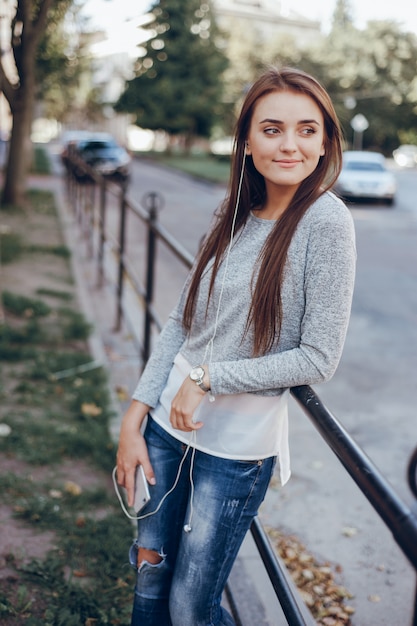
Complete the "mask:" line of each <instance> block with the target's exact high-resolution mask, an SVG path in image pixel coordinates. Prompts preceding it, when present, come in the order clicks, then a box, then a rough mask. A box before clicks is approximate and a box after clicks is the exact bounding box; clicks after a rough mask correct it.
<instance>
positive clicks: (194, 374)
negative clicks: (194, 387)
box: [190, 367, 205, 382]
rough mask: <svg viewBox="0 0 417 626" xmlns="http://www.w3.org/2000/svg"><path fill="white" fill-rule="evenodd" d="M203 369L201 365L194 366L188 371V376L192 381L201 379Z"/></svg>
mask: <svg viewBox="0 0 417 626" xmlns="http://www.w3.org/2000/svg"><path fill="white" fill-rule="evenodd" d="M204 373H205V372H204V370H203V368H202V367H194V368H193V369H192V370H191V372H190V378H191V380H193V381H194V382H197V381H201V380H203V378H204Z"/></svg>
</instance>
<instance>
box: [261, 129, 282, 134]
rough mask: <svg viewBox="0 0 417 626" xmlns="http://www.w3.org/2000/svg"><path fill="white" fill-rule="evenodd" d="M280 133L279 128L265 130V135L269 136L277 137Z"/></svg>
mask: <svg viewBox="0 0 417 626" xmlns="http://www.w3.org/2000/svg"><path fill="white" fill-rule="evenodd" d="M278 132H279V130H278V128H265V130H264V133H265V134H267V135H276V134H277V133H278Z"/></svg>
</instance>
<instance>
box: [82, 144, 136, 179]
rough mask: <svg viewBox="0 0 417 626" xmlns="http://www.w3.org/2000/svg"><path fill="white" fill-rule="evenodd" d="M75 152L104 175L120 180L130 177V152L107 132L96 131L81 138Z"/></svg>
mask: <svg viewBox="0 0 417 626" xmlns="http://www.w3.org/2000/svg"><path fill="white" fill-rule="evenodd" d="M75 152H76V154H77V155H78V156H79V157H80V158H81V159H82V160H83V161H85V162H86V163H87V164H88V165H90V166H91V167H92V168H93V169H94V170H96V172H98V173H99V174H102V175H103V176H106V177H111V178H115V179H119V180H120V179H121V180H127V179H128V178H129V175H130V166H131V157H130V154H129V153H128V151H127V150H125V148H123V147H122V146H121V145H119V144H118V143H117V141H116V140H115V139H114V138H113V137H112V136H111V135H109V134H107V133H94V134H91V135H90V136H89V137H87V138H84V139H81V140H80V141H78V142H77V143H76V145H75Z"/></svg>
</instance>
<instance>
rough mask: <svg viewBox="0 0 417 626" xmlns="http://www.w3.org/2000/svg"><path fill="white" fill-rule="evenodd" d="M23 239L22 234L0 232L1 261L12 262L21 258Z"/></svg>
mask: <svg viewBox="0 0 417 626" xmlns="http://www.w3.org/2000/svg"><path fill="white" fill-rule="evenodd" d="M22 249H23V246H22V239H21V237H20V235H18V234H17V233H13V232H5V233H1V232H0V262H1V263H4V264H6V263H12V261H15V260H16V259H18V258H19V256H20V255H21V253H22Z"/></svg>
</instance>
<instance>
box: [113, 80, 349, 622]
mask: <svg viewBox="0 0 417 626" xmlns="http://www.w3.org/2000/svg"><path fill="white" fill-rule="evenodd" d="M341 152H342V150H341V132H340V127H339V123H338V120H337V117H336V114H335V111H334V108H333V106H332V103H331V101H330V98H329V96H328V94H327V93H326V91H325V90H324V89H323V87H322V86H321V85H320V84H319V83H318V82H317V81H316V80H315V79H314V78H313V77H311V76H309V75H307V74H305V73H303V72H301V71H299V70H296V69H292V68H284V69H280V70H279V69H275V68H271V69H269V70H268V71H266V72H265V73H264V74H263V75H262V76H261V77H260V78H259V79H258V80H257V81H256V82H255V83H254V84H253V86H252V87H251V89H250V90H249V91H248V93H247V95H246V98H245V101H244V103H243V107H242V110H241V114H240V117H239V119H238V122H237V126H236V135H235V149H234V156H233V162H232V171H231V180H230V187H229V193H228V195H227V197H226V199H225V201H224V203H223V205H222V207H221V209H220V211H219V214H218V216H217V221H216V222H215V224H214V226H213V228H212V230H211V232H210V233H209V234H208V236H207V238H206V240H205V242H204V244H203V246H202V249H201V252H200V254H199V256H198V258H197V260H196V263H195V266H194V268H193V270H192V272H191V274H190V277H189V279H188V281H187V283H186V285H185V287H184V290H183V293H182V295H181V297H180V300H179V302H178V305H177V307H176V308H175V309H174V311H173V312H172V314H171V316H170V318H169V320H168V322H167V324H166V326H165V328H164V330H163V332H162V333H161V335H160V338H159V341H158V342H157V345H156V347H155V349H154V351H153V354H152V356H151V358H150V360H149V362H148V363H147V365H146V367H145V370H144V372H143V374H142V376H141V379H140V381H139V383H138V386H137V388H136V390H135V392H134V394H133V401H132V403H131V405H130V407H129V409H128V410H127V412H126V414H125V416H124V418H123V421H122V426H121V432H120V441H119V450H118V455H117V479H118V482H119V484H120V485H123V486H124V487H126V489H127V492H128V500H129V503H130V504H132V502H133V496H134V474H135V468H136V466H137V465H142V466H143V469H144V471H145V474H146V477H147V480H148V482H149V485H150V492H151V501H150V502H149V503H148V505H147V506H146V507H145V509H144V510H143V511H141V512H140V515H139V517H140V518H141V519H139V522H138V539H137V541H135V543H134V545H133V547H132V549H131V552H130V559H131V562H132V564H133V565H134V567H135V568H137V584H136V588H135V597H134V608H133V615H132V625H134V626H139V625H140V626H208V625H232V624H233V620H232V618H231V616H230V615H229V614H228V613H227V612H226V611H225V610H224V608H222V607H221V605H220V601H221V595H222V591H223V588H224V586H225V584H226V581H227V578H228V575H229V573H230V570H231V568H232V565H233V562H234V560H235V557H236V555H237V553H238V550H239V548H240V545H241V543H242V541H243V539H244V536H245V534H246V532H247V530H248V528H249V526H250V524H251V522H252V520H253V518H254V516H255V515H256V514H257V512H258V509H259V506H260V504H261V503H262V500H263V499H264V496H265V492H266V490H267V487H268V483H269V481H270V478H271V475H272V472H273V471H274V467H275V465H276V466H277V467H276V472H277V476H278V478H279V480H280V482H281V484H284V483H285V482H286V481H287V480H288V478H289V475H290V468H289V453H288V418H287V399H288V390H289V388H290V387H292V386H295V385H308V384H314V383H322V382H323V381H326V380H328V379H329V378H331V376H332V375H333V373H334V372H335V369H336V367H337V365H338V362H339V359H340V356H341V352H342V347H343V343H344V340H345V335H346V330H347V325H348V320H349V316H350V308H351V299H352V292H353V284H354V271H355V259H356V253H355V241H354V230H353V222H352V218H351V215H350V213H349V211H348V210H347V208H346V206H345V205H344V204H343V203H342V202H341V200H339V199H338V198H336V197H335V196H334V195H333V194H332V193H331V192H330V191H329V189H330V188H331V186H332V185H333V183H334V182H335V180H336V178H337V176H338V173H339V171H340V167H341ZM145 418H146V429H144V426H145ZM143 430H144V434H142V433H143Z"/></svg>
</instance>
